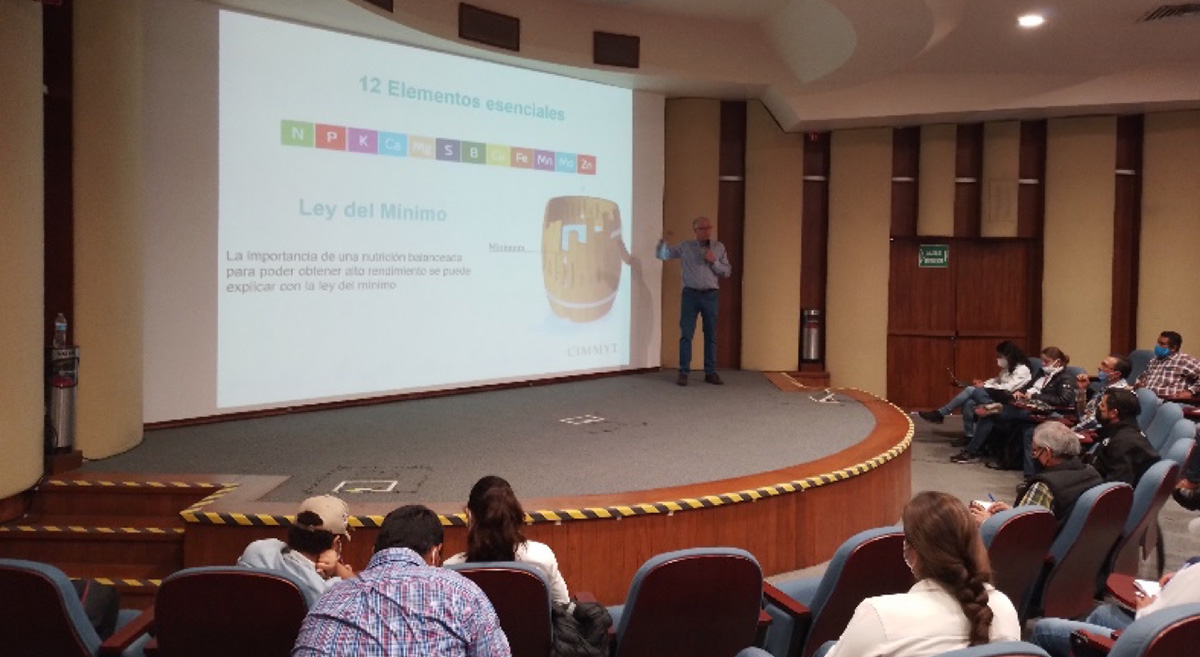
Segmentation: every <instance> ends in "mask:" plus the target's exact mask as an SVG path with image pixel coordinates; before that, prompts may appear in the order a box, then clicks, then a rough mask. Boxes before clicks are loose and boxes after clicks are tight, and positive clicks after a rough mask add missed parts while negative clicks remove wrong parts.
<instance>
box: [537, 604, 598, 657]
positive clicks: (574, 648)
mask: <svg viewBox="0 0 1200 657" xmlns="http://www.w3.org/2000/svg"><path fill="white" fill-rule="evenodd" d="M550 611H551V618H550V621H551V624H552V625H553V626H554V628H553V629H554V638H553V640H552V642H551V650H550V654H551V655H552V656H553V657H607V655H608V630H609V628H611V627H612V624H613V621H612V616H611V615H609V613H608V610H607V609H605V608H604V605H602V604H600V603H598V602H579V601H578V600H575V601H573V602H572V604H570V605H560V604H554V605H552V606H551V610H550Z"/></svg>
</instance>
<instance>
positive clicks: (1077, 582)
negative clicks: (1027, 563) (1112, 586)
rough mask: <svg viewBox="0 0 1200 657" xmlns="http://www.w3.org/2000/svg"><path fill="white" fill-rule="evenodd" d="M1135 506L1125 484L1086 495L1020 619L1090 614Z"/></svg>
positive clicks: (1102, 486) (1056, 543)
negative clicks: (1103, 572)
mask: <svg viewBox="0 0 1200 657" xmlns="http://www.w3.org/2000/svg"><path fill="white" fill-rule="evenodd" d="M1132 506H1133V489H1132V488H1130V487H1129V486H1128V485H1127V484H1123V483H1115V482H1114V483H1107V484H1100V485H1098V486H1094V487H1092V488H1089V489H1088V490H1087V491H1084V493H1083V495H1080V496H1079V500H1078V501H1076V502H1075V508H1074V509H1072V510H1071V515H1070V516H1069V517H1068V518H1067V522H1066V524H1065V525H1063V527H1062V529H1061V530H1060V531H1059V533H1058V536H1056V537H1055V539H1054V543H1052V544H1051V546H1050V554H1049V556H1048V563H1047V565H1046V566H1045V568H1044V569H1043V570H1042V573H1041V576H1040V577H1038V580H1037V583H1036V584H1035V585H1034V587H1033V588H1032V589H1031V590H1030V592H1029V597H1028V598H1026V599H1025V602H1024V605H1023V609H1021V612H1020V613H1021V618H1034V617H1037V616H1042V615H1045V616H1053V617H1055V618H1078V617H1080V616H1083V615H1084V614H1086V613H1088V612H1089V611H1091V609H1092V607H1093V601H1094V599H1095V595H1096V591H1097V587H1096V580H1097V578H1098V577H1099V576H1100V571H1101V569H1103V568H1104V567H1105V565H1106V563H1107V560H1108V556H1109V554H1110V553H1111V552H1112V548H1113V545H1115V544H1116V542H1117V537H1118V536H1120V534H1121V529H1122V527H1124V526H1125V520H1126V519H1127V518H1129V510H1130V508H1131V507H1132Z"/></svg>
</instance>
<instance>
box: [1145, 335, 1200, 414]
mask: <svg viewBox="0 0 1200 657" xmlns="http://www.w3.org/2000/svg"><path fill="white" fill-rule="evenodd" d="M1182 346H1183V336H1181V335H1179V334H1178V333H1176V332H1175V331H1163V332H1162V334H1161V335H1159V336H1158V343H1157V344H1155V345H1154V358H1152V359H1150V363H1149V364H1148V365H1146V371H1145V372H1142V374H1141V376H1139V377H1138V378H1137V381H1136V382H1135V383H1134V384H1133V387H1134V388H1146V389H1148V390H1150V391H1151V392H1153V393H1154V394H1156V395H1158V396H1159V397H1162V398H1163V399H1196V398H1197V397H1200V360H1197V359H1196V358H1194V357H1192V356H1189V355H1187V354H1185V353H1181V352H1180V351H1179V348H1180V347H1182Z"/></svg>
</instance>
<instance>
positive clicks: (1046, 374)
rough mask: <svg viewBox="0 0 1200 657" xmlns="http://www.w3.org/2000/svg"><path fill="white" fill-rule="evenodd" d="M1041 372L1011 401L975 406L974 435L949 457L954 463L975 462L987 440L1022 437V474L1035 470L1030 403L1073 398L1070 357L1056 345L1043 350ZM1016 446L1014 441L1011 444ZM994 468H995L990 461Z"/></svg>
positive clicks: (1057, 402)
mask: <svg viewBox="0 0 1200 657" xmlns="http://www.w3.org/2000/svg"><path fill="white" fill-rule="evenodd" d="M1041 356H1042V374H1041V376H1039V377H1038V378H1037V379H1036V380H1034V381H1033V382H1032V383H1030V384H1029V385H1028V386H1026V387H1025V388H1023V389H1021V390H1019V391H1017V392H1015V393H1013V395H1012V402H1011V403H1004V404H1002V403H999V402H996V403H992V404H987V405H984V406H980V407H978V408H976V409H975V414H976V416H977V417H978V418H979V419H978V421H977V424H976V426H975V437H974V438H973V439H972V440H971V441H970V442H969V443H967V448H966V449H964V450H963V451H961V452H959V453H958V454H955V455H954V456H952V457H950V460H951V461H953V462H954V463H973V462H975V461H978V460H979V459H980V458H981V457H982V455H983V451H984V449H985V448H986V447H987V446H988V442H989V441H990V440H993V438H995V439H999V438H1001V437H1003V438H1004V439H1005V440H1006V441H1007V440H1018V439H1020V440H1021V445H1022V454H1023V460H1024V470H1025V476H1026V477H1029V476H1032V475H1033V473H1034V463H1033V459H1032V458H1031V457H1030V455H1029V451H1030V444H1031V443H1032V442H1033V429H1034V427H1036V426H1037V424H1038V420H1037V419H1035V416H1034V413H1033V412H1031V410H1030V409H1031V405H1037V407H1039V408H1043V409H1046V408H1053V407H1058V406H1068V405H1070V404H1071V403H1072V402H1073V401H1074V399H1075V392H1074V390H1073V387H1074V379H1073V378H1072V377H1071V376H1070V375H1069V374H1068V373H1067V371H1066V366H1067V363H1069V362H1071V359H1070V357H1069V356H1067V355H1066V354H1065V353H1063V351H1062V349H1059V348H1058V347H1046V348H1045V349H1043V350H1042V354H1041ZM1014 448H1015V443H1014ZM993 467H997V466H996V465H995V464H993Z"/></svg>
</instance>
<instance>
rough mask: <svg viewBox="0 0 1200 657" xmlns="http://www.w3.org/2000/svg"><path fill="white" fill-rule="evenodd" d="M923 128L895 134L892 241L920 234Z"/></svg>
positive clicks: (901, 129)
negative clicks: (918, 217) (918, 224)
mask: <svg viewBox="0 0 1200 657" xmlns="http://www.w3.org/2000/svg"><path fill="white" fill-rule="evenodd" d="M920 176H921V128H920V127H917V126H913V127H907V128H896V129H895V130H893V131H892V229H891V235H892V237H911V236H913V235H916V234H917V208H918V207H919V206H920V187H919V186H918V184H917V181H918V180H919V179H920Z"/></svg>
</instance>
